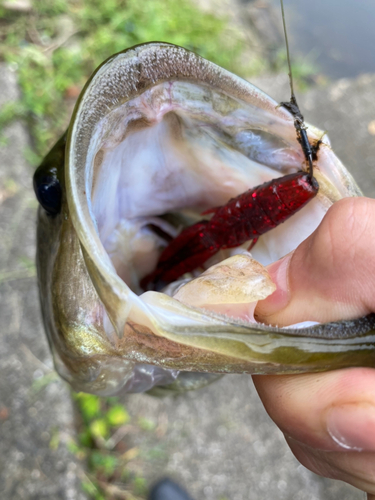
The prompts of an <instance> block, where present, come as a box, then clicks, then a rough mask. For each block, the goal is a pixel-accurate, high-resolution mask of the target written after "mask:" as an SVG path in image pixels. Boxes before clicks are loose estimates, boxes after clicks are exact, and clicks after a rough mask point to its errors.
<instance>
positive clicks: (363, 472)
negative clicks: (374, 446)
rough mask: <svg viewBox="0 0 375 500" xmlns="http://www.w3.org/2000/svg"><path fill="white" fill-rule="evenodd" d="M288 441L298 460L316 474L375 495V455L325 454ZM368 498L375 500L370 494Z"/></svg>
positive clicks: (353, 453) (288, 439)
mask: <svg viewBox="0 0 375 500" xmlns="http://www.w3.org/2000/svg"><path fill="white" fill-rule="evenodd" d="M286 440H287V442H288V445H289V447H290V449H291V450H292V453H293V454H294V456H295V457H296V458H297V460H298V461H299V462H300V463H301V464H302V465H304V466H305V467H306V468H307V469H309V470H311V471H312V472H315V474H319V475H320V476H323V477H328V478H330V479H337V480H340V481H345V482H346V483H349V484H351V485H352V486H355V487H356V488H359V489H360V490H363V491H366V492H372V493H375V484H374V482H373V470H374V466H375V453H369V452H367V453H366V452H363V453H358V452H355V451H353V452H350V451H347V452H324V451H321V450H316V449H314V448H310V447H308V446H306V445H304V444H302V443H299V442H298V441H294V440H293V439H290V438H286ZM367 498H368V499H369V498H370V499H372V500H373V499H374V496H372V495H371V493H369V494H368V497H367Z"/></svg>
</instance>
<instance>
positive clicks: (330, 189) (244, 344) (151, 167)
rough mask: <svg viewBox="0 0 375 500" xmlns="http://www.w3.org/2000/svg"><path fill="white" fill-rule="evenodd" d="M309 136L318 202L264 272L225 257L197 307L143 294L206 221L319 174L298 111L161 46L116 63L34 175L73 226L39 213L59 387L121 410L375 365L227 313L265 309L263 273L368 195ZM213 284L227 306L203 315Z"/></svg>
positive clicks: (288, 231) (272, 253)
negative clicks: (112, 398) (229, 379)
mask: <svg viewBox="0 0 375 500" xmlns="http://www.w3.org/2000/svg"><path fill="white" fill-rule="evenodd" d="M307 133H308V137H309V141H310V143H311V144H313V145H317V146H319V148H318V151H317V157H316V161H315V162H314V176H315V177H316V179H317V180H318V182H319V186H320V187H319V192H318V195H317V196H316V198H315V199H314V200H312V201H311V202H310V203H309V204H308V205H307V206H306V207H304V208H303V209H302V210H301V211H300V212H298V213H297V214H295V215H293V217H291V218H290V219H289V220H288V221H287V222H285V223H284V224H281V225H279V226H278V227H276V228H274V229H272V230H271V231H269V232H268V233H267V234H265V235H263V236H261V237H260V238H259V241H258V242H257V244H256V245H255V246H254V249H253V250H252V257H251V258H250V256H248V255H244V254H246V251H245V249H244V248H240V249H236V251H234V252H232V253H230V252H229V253H228V252H225V251H224V252H218V255H217V256H216V257H215V259H216V260H215V259H214V260H213V261H211V262H208V264H205V266H206V267H208V268H209V269H208V277H207V275H206V274H205V275H204V276H203V275H202V277H200V281H199V283H200V284H199V286H198V288H197V287H196V283H197V282H195V281H194V280H193V279H192V278H194V277H197V276H196V275H198V274H199V273H196V275H195V274H194V273H193V275H190V276H188V277H187V278H186V279H185V282H183V283H182V285H184V284H185V286H189V287H190V288H189V290H190V292H188V293H185V295H184V292H183V289H182V288H181V283H177V284H172V285H171V286H169V287H168V289H166V290H164V291H153V290H150V291H144V290H143V289H142V287H141V285H140V283H141V280H142V278H144V277H145V276H147V275H148V274H149V273H150V272H151V271H152V270H153V269H154V268H155V266H156V265H157V262H158V258H159V256H160V253H161V252H162V250H163V248H165V246H166V241H167V240H168V239H170V238H174V237H175V236H177V234H178V233H179V232H180V231H181V229H182V228H183V227H186V226H188V225H190V224H192V223H194V222H196V221H198V220H200V219H201V215H200V214H201V213H202V212H203V211H205V210H208V209H210V208H212V207H215V206H220V205H223V204H225V203H226V202H227V201H228V200H229V199H230V198H233V197H235V196H237V195H239V194H240V193H242V192H244V191H246V190H248V189H250V188H252V187H254V186H257V185H259V184H262V183H263V182H267V181H269V180H271V179H274V178H280V179H282V177H283V176H284V175H285V174H288V173H292V172H296V171H299V170H301V169H307V165H306V160H305V157H304V154H303V151H302V149H301V146H300V144H299V142H298V140H297V136H296V131H295V127H294V120H293V116H292V115H291V114H290V112H289V111H288V110H287V109H284V108H283V107H280V106H279V105H278V104H277V103H276V102H275V101H274V100H273V99H272V98H270V97H269V96H267V95H266V94H265V93H263V92H262V91H261V90H259V89H257V88H256V87H254V86H253V85H251V84H250V83H248V82H247V81H245V80H243V79H241V78H239V77H238V76H236V75H234V74H232V73H230V72H228V71H226V70H225V69H223V68H220V67H219V66H217V65H215V64H213V63H211V62H210V61H207V60H205V59H203V58H201V57H200V56H198V55H197V54H195V53H193V52H190V51H188V50H186V49H183V48H181V47H177V46H174V45H170V44H167V43H156V42H155V43H148V44H144V45H138V46H136V47H133V48H130V49H128V50H125V51H123V52H121V53H119V54H116V55H114V56H112V57H111V58H109V59H108V60H107V61H105V62H104V63H103V64H102V65H101V66H100V67H99V68H98V69H97V70H96V72H95V73H94V74H93V76H92V77H91V78H90V80H89V81H88V82H87V84H86V86H85V88H84V89H83V91H82V93H81V95H80V97H79V99H78V101H77V104H76V107H75V110H74V113H73V117H72V120H71V123H70V126H69V128H68V131H67V133H66V135H64V137H63V138H61V139H60V140H59V141H58V142H57V144H56V145H55V146H54V148H53V149H52V151H51V152H50V153H49V155H47V157H46V159H45V160H44V161H43V163H42V165H41V166H40V167H39V169H38V170H37V172H36V174H35V182H36V187H37V190H38V186H39V185H40V183H41V180H40V179H46V178H49V177H48V176H50V177H52V178H53V179H54V182H55V181H56V179H57V181H58V184H59V186H60V187H61V193H60V198H59V200H60V201H59V208H60V209H59V211H58V213H57V212H56V211H55V212H56V213H54V212H53V213H51V211H48V210H46V206H45V207H44V208H43V206H42V207H40V208H39V214H38V242H37V247H38V250H37V267H38V279H39V288H40V297H41V304H42V311H43V317H44V323H45V328H46V331H47V335H48V338H49V342H50V347H51V350H52V353H53V356H54V361H55V366H56V369H57V371H58V372H59V373H60V375H61V376H62V377H63V378H65V379H66V380H67V381H69V382H70V383H71V384H72V385H73V387H74V388H75V389H77V390H82V391H86V392H91V393H95V394H99V395H112V394H119V393H121V392H132V391H133V392H134V391H143V390H149V389H150V388H151V387H153V386H155V385H171V384H172V385H173V384H175V385H176V384H177V385H178V382H179V381H185V382H181V384H180V385H181V386H183V387H184V388H191V387H195V386H196V385H199V384H201V383H206V382H207V381H210V380H212V378H213V377H215V376H216V375H214V376H211V375H210V374H224V373H244V372H245V373H296V372H303V371H313V370H322V369H330V368H335V367H342V366H348V365H350V364H356V363H357V364H363V363H364V364H366V363H370V361H369V360H368V358H366V356H363V355H361V356H359V355H358V356H357V357H355V356H354V358H353V351H355V352H357V351H358V352H359V351H360V350H361V348H359V347H358V345H357V344H355V345H353V342H352V343H351V341H350V340H349V341H348V340H346V341H343V340H342V339H341V337H342V335H344V336H345V331H346V330H345V328H346V326H345V325H341V326H339V327H338V330H337V331H338V334H337V339H336V340H332V339H329V338H327V335H326V333H325V330H324V329H323V330H319V331H318V330H316V329H315V330H314V328H315V327H310V328H305V329H302V330H298V329H296V328H291V329H287V330H285V329H279V328H275V327H270V326H267V325H261V324H258V323H256V322H254V321H251V320H249V318H248V317H244V316H243V315H241V314H242V313H241V314H238V315H237V316H236V315H235V317H233V316H231V315H228V314H227V311H228V308H227V309H226V308H225V306H226V301H227V300H229V301H230V303H237V304H238V303H240V304H244V303H247V302H246V300H247V301H250V302H251V300H250V299H249V298H248V297H249V296H250V295H251V297H253V299H252V300H253V301H254V300H260V299H261V298H262V297H263V298H264V296H263V295H262V293H263V291H262V292H259V293H258V291H259V290H260V288H259V287H263V288H262V290H264V289H265V288H264V286H265V285H264V283H266V281H267V279H266V277H264V276H265V274H267V273H266V272H265V271H264V266H266V265H268V264H270V263H272V262H274V261H275V260H277V259H279V258H281V257H283V256H284V255H286V254H287V253H288V252H290V251H292V250H293V249H294V248H296V247H297V246H298V245H299V243H301V242H302V241H303V240H304V239H305V238H306V237H307V236H309V235H310V234H311V233H312V232H313V231H314V230H315V229H316V227H317V226H318V225H319V223H320V222H321V220H322V218H323V217H324V214H325V213H326V211H327V210H328V208H329V207H330V206H331V205H332V204H333V203H334V202H335V201H337V200H339V199H341V198H343V197H347V196H360V195H361V193H360V191H359V189H358V187H357V185H356V183H355V181H354V180H353V178H352V177H351V175H350V174H349V173H348V171H347V170H346V169H345V168H344V166H343V165H342V163H341V162H340V160H339V159H338V158H337V157H336V155H335V154H334V153H333V151H332V148H331V146H330V143H329V139H328V137H327V136H326V135H325V134H324V133H323V132H322V131H320V130H318V129H316V128H315V127H313V126H310V125H309V126H308V129H307ZM38 182H39V184H38ZM52 184H53V182H52ZM54 185H55V186H56V182H55V184H54ZM51 192H52V195H53V193H54V192H53V190H52V191H51ZM55 194H56V193H55ZM52 205H53V203H52ZM47 209H48V207H47ZM236 253H237V254H243V255H242V257H236V255H235V254H236ZM253 258H254V259H255V260H256V261H257V262H256V264H255V268H254V267H251V271H249V276H250V275H251V276H252V277H253V275H254V273H255V274H256V273H257V272H258V270H257V269H258V268H257V266H258V265H259V266H261V267H262V269H261V270H260V271H259V273H260V274H259V276H260V277H259V279H258V275H257V274H256V276H255V275H254V276H255V278H254V279H255V281H254V286H253V288H254V289H255V292H254V293H255V295H254V294H253V291H252V292H251V294H250V295H246V293H247V292H246V293H245V294H244V293H243V290H244V288H243V286H242V285H241V287H240V286H239V280H238V279H237V278H236V276H237V277H238V276H239V273H240V274H241V273H242V270H241V269H242V268H241V266H242V265H246V266H247V265H251V266H253V264H250V261H252V260H253ZM225 259H229V262H225V263H224V264H222V265H221V266H220V265H219V267H218V268H217V267H216V268H215V269H214V270H212V266H215V265H216V266H217V265H218V264H219V263H220V261H223V260H225ZM245 261H246V262H245ZM228 273H229V274H228ZM233 273H234V274H233ZM236 273H237V274H236ZM229 275H230V280H229V281H230V283H231V285H230V286H229V285H228V283H229V281H228V276H229ZM251 279H253V278H251ZM186 281H188V282H189V283H188V284H187V285H186ZM193 281H194V283H192V282H193ZM213 281H215V283H216V285H215V286H216V288H215V290H216V291H215V293H214V296H215V298H214V299H213V298H212V297H213V295H212V293H211V292H209V298H207V297H206V295H205V296H204V298H202V302H200V299H198V300H195V301H193V302H191V301H189V300H187V299H186V296H192V295H195V294H198V295H197V296H199V293H201V292H199V291H198V292H197V290H202V286H203V288H204V290H205V292H204V293H206V291H207V289H208V288H209V289H210V290H212V283H213ZM242 281H243V282H245V281H246V286H248V283H249V281H248V280H242ZM190 282H191V283H190ZM202 283H203V285H202ZM207 283H208V285H207ZM223 283H224V285H223ZM260 283H262V285H260ZM192 286H193V288H191V287H192ZM267 286H268V285H267ZM207 287H208V288H207ZM228 287H229V288H228ZM240 288H241V290H242V291H241V293H237V292H236V290H238V289H240ZM258 288H259V290H258ZM266 288H267V287H266ZM257 290H258V291H257ZM267 290H269V291H268V292H267V293H272V290H273V288H272V284H271V285H270V286H268V288H267ZM185 292H186V288H185ZM241 294H242V295H241ZM184 296H185V299H184V298H183V297H184ZM218 296H219V298H218ZM239 297H241V298H239ZM243 297H245V298H243ZM246 297H247V298H246ZM254 297H255V299H254ZM212 301H213V302H214V303H213V302H212ZM208 303H210V305H209V306H208V305H207V304H208ZM240 309H241V310H243V306H241V308H240ZM307 319H308V318H307ZM301 332H302V333H301ZM340 332H341V333H342V332H344V333H342V335H341V333H340ZM349 337H350V335H349ZM362 341H363V339H362ZM369 342H370V340H369ZM361 345H362V344H361ZM353 359H354V360H353ZM356 360H357V361H356ZM371 362H372V360H371ZM187 372H191V374H192V375H191V377H190V378H189V377H187V376H186V373H187ZM198 374H201V375H198ZM192 380H193V382H192Z"/></svg>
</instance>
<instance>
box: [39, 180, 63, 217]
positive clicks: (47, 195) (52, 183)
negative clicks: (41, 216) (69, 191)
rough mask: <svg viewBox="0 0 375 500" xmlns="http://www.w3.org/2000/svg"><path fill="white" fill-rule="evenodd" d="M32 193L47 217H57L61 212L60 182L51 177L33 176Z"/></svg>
mask: <svg viewBox="0 0 375 500" xmlns="http://www.w3.org/2000/svg"><path fill="white" fill-rule="evenodd" d="M34 191H35V195H36V197H37V200H38V201H39V203H40V204H41V205H42V207H43V208H44V210H45V211H46V212H47V214H48V215H52V216H54V215H57V214H58V213H59V212H60V210H61V197H62V191H61V186H60V182H59V181H58V179H57V178H56V177H53V176H51V175H43V176H40V177H39V176H38V177H37V176H34Z"/></svg>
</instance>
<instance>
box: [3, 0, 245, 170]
mask: <svg viewBox="0 0 375 500" xmlns="http://www.w3.org/2000/svg"><path fill="white" fill-rule="evenodd" d="M152 40H158V41H167V42H171V43H174V44H177V45H182V46H184V47H186V48H188V49H190V50H193V51H195V52H197V53H199V54H200V55H202V56H203V57H206V58H208V59H210V60H212V61H214V62H216V63H217V64H219V65H221V66H224V67H225V68H228V69H229V70H231V71H234V72H237V73H240V74H243V72H244V71H247V70H249V68H242V67H241V66H240V63H239V60H240V55H241V52H242V49H243V41H242V40H240V39H239V37H238V35H237V34H236V33H235V32H233V30H230V29H229V27H228V24H227V21H226V19H224V18H218V17H215V16H213V15H211V14H209V13H203V12H201V11H199V10H198V9H197V7H196V6H194V5H193V4H192V3H191V1H190V0H142V1H139V0H106V1H105V2H103V1H102V0H49V1H48V2H45V1H44V0H34V1H33V3H32V9H31V10H30V11H29V12H26V13H19V12H16V11H12V10H9V9H5V8H4V7H1V0H0V60H3V61H6V62H8V63H9V64H10V66H11V68H13V69H14V70H16V71H17V74H18V78H19V83H20V86H21V90H22V98H21V100H20V101H17V102H10V103H8V104H7V106H5V107H3V109H2V110H1V112H0V129H1V128H2V126H4V125H5V124H7V123H9V121H11V120H12V119H14V118H22V119H24V120H26V121H27V124H28V126H29V129H30V131H31V134H32V138H33V150H34V154H33V155H30V156H31V160H32V162H33V163H34V164H37V163H38V162H39V161H40V160H41V158H42V156H43V155H44V154H45V153H46V152H47V150H48V148H49V147H50V146H51V145H52V144H53V142H54V141H55V140H56V139H57V137H58V136H59V135H60V134H61V133H62V132H63V131H64V130H65V128H66V127H67V124H68V122H69V117H70V114H71V111H72V107H73V103H74V100H75V98H76V97H77V96H78V94H79V92H80V90H81V88H82V87H83V85H84V84H85V82H86V81H87V79H88V77H89V76H90V74H91V73H92V72H93V71H94V69H95V68H96V67H97V66H98V65H99V64H100V63H101V62H102V61H103V60H105V59H106V58H108V57H109V56H111V55H112V54H114V53H116V52H119V51H121V50H123V49H125V48H127V47H130V46H132V45H135V44H138V43H143V42H147V41H152Z"/></svg>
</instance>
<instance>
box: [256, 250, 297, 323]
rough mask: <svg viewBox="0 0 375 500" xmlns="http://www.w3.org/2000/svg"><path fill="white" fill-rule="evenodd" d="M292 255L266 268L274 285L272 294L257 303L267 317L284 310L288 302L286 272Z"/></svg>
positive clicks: (288, 293)
mask: <svg viewBox="0 0 375 500" xmlns="http://www.w3.org/2000/svg"><path fill="white" fill-rule="evenodd" d="M292 255H293V253H290V254H288V255H286V256H285V257H283V258H282V259H280V260H277V261H276V262H274V263H273V264H270V265H269V266H268V267H267V271H268V273H269V275H270V277H271V279H272V281H273V282H274V283H275V285H276V290H275V291H274V292H273V294H272V295H270V296H269V297H267V298H266V299H265V300H262V301H260V302H259V305H260V306H261V308H262V313H263V314H265V315H267V316H270V315H271V314H274V313H276V312H277V311H280V310H281V309H284V307H286V306H287V305H288V302H289V300H290V292H289V279H288V271H289V264H290V260H291V258H292Z"/></svg>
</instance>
